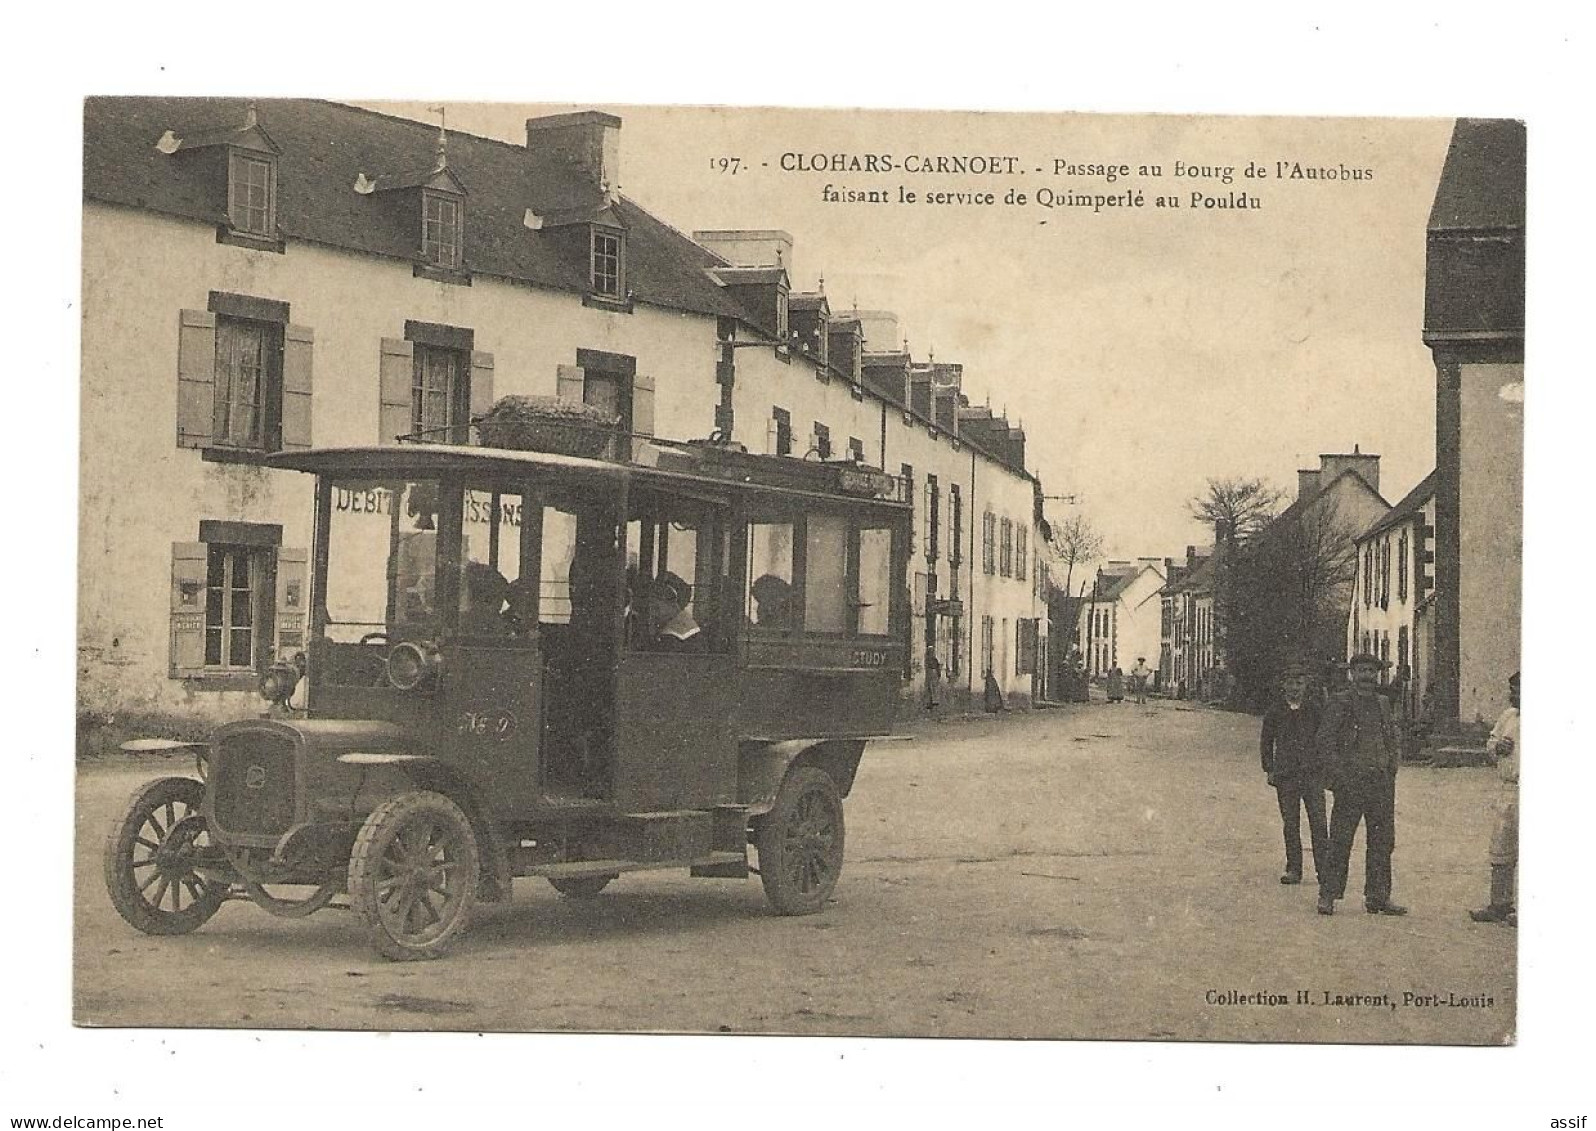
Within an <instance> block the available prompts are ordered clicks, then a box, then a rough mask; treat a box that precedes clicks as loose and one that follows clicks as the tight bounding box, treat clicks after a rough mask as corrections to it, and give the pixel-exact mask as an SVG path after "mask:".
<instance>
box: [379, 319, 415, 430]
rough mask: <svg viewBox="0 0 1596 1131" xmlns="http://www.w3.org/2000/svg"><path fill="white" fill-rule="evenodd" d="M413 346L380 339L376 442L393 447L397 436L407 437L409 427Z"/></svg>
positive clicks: (410, 343)
mask: <svg viewBox="0 0 1596 1131" xmlns="http://www.w3.org/2000/svg"><path fill="white" fill-rule="evenodd" d="M415 366H416V347H415V345H414V343H412V342H408V341H406V340H404V339H403V338H384V339H383V340H382V360H381V362H380V363H379V366H378V372H377V393H378V398H379V402H380V403H379V406H378V414H377V433H378V436H377V442H378V443H381V444H394V443H397V442H398V437H400V436H408V435H409V434H410V429H411V428H412V427H413V424H412V421H411V418H410V386H411V383H412V382H413V381H414V380H415Z"/></svg>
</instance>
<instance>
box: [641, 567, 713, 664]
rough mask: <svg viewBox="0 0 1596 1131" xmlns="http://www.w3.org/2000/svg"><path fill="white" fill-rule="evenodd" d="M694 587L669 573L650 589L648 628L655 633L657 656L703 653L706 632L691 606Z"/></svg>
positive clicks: (655, 582)
mask: <svg viewBox="0 0 1596 1131" xmlns="http://www.w3.org/2000/svg"><path fill="white" fill-rule="evenodd" d="M692 600H693V587H692V586H691V585H689V584H687V582H685V581H683V580H682V579H681V578H680V577H678V576H676V574H674V573H671V572H670V571H669V570H666V571H665V572H664V573H662V574H660V575H659V576H658V577H656V578H655V579H654V581H653V583H652V584H651V585H650V587H649V606H648V611H649V627H650V628H651V629H652V630H653V634H654V646H653V650H654V651H658V652H702V651H703V650H704V646H705V643H706V642H705V639H704V631H703V629H702V628H700V627H699V624H698V622H697V621H696V620H694V619H693V614H692V611H691V609H690V608H689V606H690V605H691V604H692Z"/></svg>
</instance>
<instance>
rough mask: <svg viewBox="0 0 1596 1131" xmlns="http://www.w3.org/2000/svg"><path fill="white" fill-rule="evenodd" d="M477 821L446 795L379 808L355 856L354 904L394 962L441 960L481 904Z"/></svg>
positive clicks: (404, 798) (417, 796)
mask: <svg viewBox="0 0 1596 1131" xmlns="http://www.w3.org/2000/svg"><path fill="white" fill-rule="evenodd" d="M477 871H478V852H477V840H476V836H475V835H474V834H473V833H472V831H471V822H470V821H468V820H467V819H466V815H465V814H464V813H462V812H461V811H460V807H459V806H457V805H456V804H455V803H454V802H453V801H450V800H449V799H448V798H447V797H445V796H443V794H441V793H430V792H421V793H406V794H402V795H401V796H399V797H395V798H392V799H391V800H389V801H385V802H383V803H382V804H381V805H379V806H377V808H376V809H374V810H372V813H371V816H369V817H367V818H366V822H365V824H364V825H362V826H361V829H360V835H359V836H357V837H356V838H355V848H354V851H353V852H352V853H351V854H350V858H349V902H350V905H351V906H352V907H353V908H354V909H355V911H356V913H357V914H359V916H360V918H361V919H362V921H363V922H364V923H365V926H366V930H367V933H368V934H369V936H370V938H371V942H372V945H373V946H374V947H376V949H377V950H378V951H379V952H380V953H382V954H383V955H385V956H386V957H388V958H392V959H396V960H399V961H407V960H413V959H419V958H437V957H438V956H439V955H441V954H442V953H443V952H444V951H445V950H447V949H448V947H449V944H450V943H452V942H453V941H454V940H455V938H456V937H458V936H459V934H460V933H461V932H462V931H463V930H464V929H465V925H466V920H467V918H468V917H469V915H470V913H471V905H472V903H473V902H475V899H476V890H477Z"/></svg>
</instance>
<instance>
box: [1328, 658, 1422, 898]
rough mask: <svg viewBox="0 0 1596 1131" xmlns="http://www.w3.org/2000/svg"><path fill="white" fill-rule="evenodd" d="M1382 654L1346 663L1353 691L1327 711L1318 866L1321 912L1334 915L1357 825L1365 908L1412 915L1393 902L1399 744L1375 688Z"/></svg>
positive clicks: (1386, 702) (1387, 710) (1344, 884)
mask: <svg viewBox="0 0 1596 1131" xmlns="http://www.w3.org/2000/svg"><path fill="white" fill-rule="evenodd" d="M1383 666H1384V665H1383V663H1382V662H1381V660H1380V658H1379V657H1378V656H1374V655H1370V654H1369V653H1368V652H1359V653H1358V654H1357V655H1356V656H1353V657H1352V659H1351V660H1349V661H1348V662H1347V667H1348V669H1349V670H1350V672H1351V675H1352V686H1351V687H1348V688H1346V689H1345V690H1343V691H1340V692H1337V693H1336V694H1335V695H1334V696H1333V697H1331V699H1330V703H1329V705H1328V706H1327V707H1326V708H1325V714H1324V721H1323V722H1322V723H1321V724H1320V726H1319V736H1318V741H1317V746H1318V749H1319V761H1320V765H1321V767H1322V769H1323V773H1324V777H1325V782H1326V784H1328V785H1329V787H1330V790H1331V792H1332V793H1334V794H1335V805H1334V806H1333V807H1332V809H1331V811H1330V854H1329V859H1328V860H1327V861H1326V862H1325V863H1323V864H1320V865H1319V914H1321V915H1333V914H1335V909H1336V900H1338V899H1340V898H1342V897H1343V896H1344V895H1346V890H1347V867H1348V863H1349V861H1350V860H1351V858H1352V840H1353V838H1354V837H1355V836H1357V833H1358V825H1359V824H1360V823H1362V824H1363V825H1364V846H1363V847H1364V853H1363V854H1364V876H1363V907H1364V910H1366V911H1367V912H1368V913H1369V914H1371V915H1406V914H1407V912H1408V909H1407V908H1406V907H1402V906H1399V905H1398V904H1395V903H1392V902H1391V853H1392V851H1393V850H1394V849H1395V848H1396V773H1397V759H1398V756H1399V754H1400V751H1401V743H1400V742H1399V740H1398V737H1397V728H1396V722H1395V720H1394V719H1393V718H1392V714H1391V704H1390V701H1389V700H1387V699H1386V697H1385V696H1384V695H1381V694H1380V693H1379V691H1378V689H1377V687H1376V683H1377V681H1378V680H1379V677H1380V669H1381V668H1382V667H1383Z"/></svg>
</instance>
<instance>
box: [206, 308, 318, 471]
mask: <svg viewBox="0 0 1596 1131" xmlns="http://www.w3.org/2000/svg"><path fill="white" fill-rule="evenodd" d="M313 348H314V342H313V335H312V333H311V331H310V329H309V328H308V327H305V326H295V325H293V324H291V323H289V321H288V304H287V303H284V302H277V301H275V300H271V299H259V298H251V297H248V296H245V295H232V294H223V293H221V292H213V293H212V294H211V301H210V308H209V309H208V310H184V311H181V312H180V315H179V319H178V358H177V371H178V381H177V402H178V403H177V443H178V446H179V447H185V448H201V449H205V458H206V459H215V460H218V461H222V462H237V461H240V460H248V459H251V458H253V456H252V455H251V453H264V452H274V451H280V450H282V449H285V448H308V447H309V446H310V443H311V362H312V352H313Z"/></svg>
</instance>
